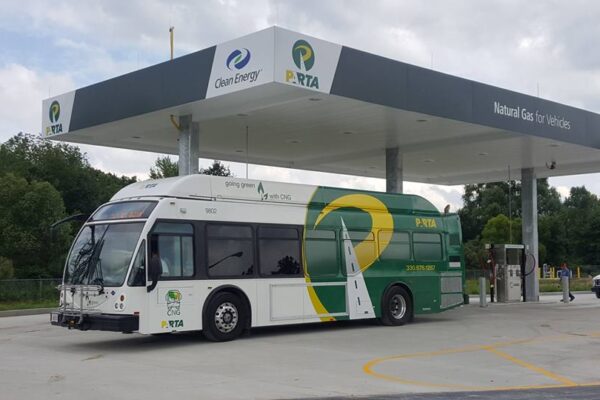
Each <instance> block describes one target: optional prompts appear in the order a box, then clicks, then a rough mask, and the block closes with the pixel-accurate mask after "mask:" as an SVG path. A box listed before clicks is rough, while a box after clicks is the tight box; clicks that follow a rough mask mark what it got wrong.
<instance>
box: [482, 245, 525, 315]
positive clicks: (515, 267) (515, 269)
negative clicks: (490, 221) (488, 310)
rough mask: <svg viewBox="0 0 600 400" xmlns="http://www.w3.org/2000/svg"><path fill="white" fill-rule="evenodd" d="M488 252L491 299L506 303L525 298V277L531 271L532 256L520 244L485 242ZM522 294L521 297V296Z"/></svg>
mask: <svg viewBox="0 0 600 400" xmlns="http://www.w3.org/2000/svg"><path fill="white" fill-rule="evenodd" d="M486 249H487V250H488V254H489V260H488V261H489V262H488V265H489V267H490V269H489V272H490V277H489V278H490V288H491V289H492V290H491V293H490V294H491V299H492V302H493V301H494V297H495V298H496V299H497V301H498V302H499V303H508V302H514V301H521V298H523V300H525V299H527V294H526V293H525V284H524V280H525V277H526V276H528V275H530V274H531V273H533V269H534V268H533V267H534V265H535V263H534V262H532V261H533V260H532V258H530V257H531V256H530V257H529V260H530V263H529V265H528V264H527V260H528V254H527V252H526V249H525V246H524V245H522V244H486ZM521 296H523V297H521Z"/></svg>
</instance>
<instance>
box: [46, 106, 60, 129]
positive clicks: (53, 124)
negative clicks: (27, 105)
mask: <svg viewBox="0 0 600 400" xmlns="http://www.w3.org/2000/svg"><path fill="white" fill-rule="evenodd" d="M48 118H50V125H49V126H47V127H46V135H47V136H48V135H54V134H57V133H62V131H63V127H62V124H61V123H59V122H58V119H59V118H60V103H59V102H58V101H56V100H54V101H53V102H52V103H51V104H50V107H49V108H48Z"/></svg>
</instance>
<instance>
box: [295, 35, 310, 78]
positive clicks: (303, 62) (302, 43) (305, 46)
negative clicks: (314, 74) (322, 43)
mask: <svg viewBox="0 0 600 400" xmlns="http://www.w3.org/2000/svg"><path fill="white" fill-rule="evenodd" d="M292 59H293V60H294V64H296V67H298V68H299V69H303V70H304V71H310V69H311V68H312V67H313V65H314V64H315V52H314V51H313V48H312V46H311V45H310V43H308V42H307V41H306V40H298V41H296V43H294V46H292Z"/></svg>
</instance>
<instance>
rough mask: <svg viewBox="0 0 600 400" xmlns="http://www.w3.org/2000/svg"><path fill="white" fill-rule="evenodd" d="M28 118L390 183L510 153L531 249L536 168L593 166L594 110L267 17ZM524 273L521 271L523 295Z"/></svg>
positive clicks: (59, 131) (62, 129)
mask: <svg viewBox="0 0 600 400" xmlns="http://www.w3.org/2000/svg"><path fill="white" fill-rule="evenodd" d="M173 122H175V123H173ZM174 126H176V127H174ZM42 132H43V135H44V136H47V137H49V138H51V139H53V140H62V141H68V142H73V143H84V144H93V145H101V146H109V147H118V148H125V149H133V150H143V151H152V152H157V153H170V154H178V155H179V171H180V174H192V173H196V172H197V171H198V158H199V157H203V158H209V159H210V158H214V159H221V160H226V161H235V162H243V163H254V164H260V165H268V166H279V167H286V168H296V169H306V170H313V171H322V172H330V173H341V174H349V175H358V176H368V177H377V178H385V179H386V191H388V192H396V193H401V192H402V184H403V181H404V180H409V181H413V182H423V183H432V184H443V185H460V184H467V183H485V182H495V181H503V180H506V179H507V169H508V168H507V167H510V170H511V178H512V179H517V180H519V179H520V180H521V183H522V193H521V201H522V207H521V209H522V226H523V242H524V244H525V246H526V247H527V249H528V250H527V253H528V254H531V256H532V258H533V259H536V260H537V259H538V224H537V215H538V213H537V185H536V182H537V181H536V180H537V179H538V178H544V177H549V176H557V175H573V174H581V173H591V172H599V171H600V150H599V149H600V115H598V114H596V113H592V112H589V111H584V110H581V109H577V108H574V107H570V106H567V105H562V104H558V103H555V102H552V101H548V100H544V99H541V98H539V97H534V96H528V95H525V94H521V93H516V92H512V91H509V90H505V89H501V88H497V87H493V86H490V85H486V84H483V83H478V82H474V81H470V80H467V79H463V78H459V77H455V76H450V75H447V74H443V73H439V72H436V71H432V70H429V69H425V68H421V67H417V66H414V65H410V64H406V63H403V62H400V61H396V60H392V59H389V58H384V57H381V56H377V55H374V54H370V53H366V52H363V51H359V50H356V49H352V48H349V47H346V46H342V45H338V44H335V43H331V42H327V41H323V40H320V39H316V38H314V37H310V36H307V35H304V34H300V33H297V32H292V31H289V30H286V29H281V28H278V27H272V28H268V29H265V30H262V31H259V32H256V33H252V34H250V35H247V36H244V37H242V38H238V39H235V40H232V41H229V42H226V43H222V44H219V45H216V46H212V47H209V48H206V49H204V50H201V51H198V52H195V53H191V54H188V55H186V56H183V57H179V58H176V59H174V60H172V61H167V62H163V63H161V64H157V65H154V66H150V67H148V68H144V69H142V70H138V71H134V72H131V73H128V74H126V75H123V76H119V77H116V78H113V79H109V80H107V81H104V82H99V83H96V84H94V85H91V86H87V87H84V88H80V89H77V90H74V91H72V92H68V93H65V94H61V95H58V96H54V97H51V98H49V99H46V100H44V102H43V112H42ZM548 166H550V167H548ZM497 250H500V249H499V248H498V249H497ZM513 250H515V251H516V250H518V249H513V248H511V247H504V250H503V251H504V254H505V256H504V258H502V257H499V258H498V260H500V259H502V260H504V261H503V262H505V263H504V264H502V265H506V267H502V268H501V269H500V271H502V272H501V274H500V273H499V274H498V277H499V278H500V280H499V282H500V286H503V288H502V289H500V286H499V289H500V293H502V294H501V296H505V297H503V298H507V299H514V298H515V296H516V294H515V293H517V292H518V291H519V290H518V289H517V284H518V279H517V278H519V277H518V276H517V274H518V273H519V268H516V267H515V266H517V265H518V264H519V262H518V259H517V260H515V259H514V256H513V255H512V251H513ZM536 268H537V267H536V266H535V265H534V266H532V270H534V271H535V269H536ZM511 273H512V275H511ZM537 276H538V274H537V273H535V272H532V273H529V274H525V276H524V278H525V279H524V283H525V285H524V288H525V291H524V292H525V297H526V299H527V300H528V301H536V300H537V299H538V295H539V288H538V280H537Z"/></svg>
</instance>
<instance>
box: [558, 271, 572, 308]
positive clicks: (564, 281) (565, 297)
mask: <svg viewBox="0 0 600 400" xmlns="http://www.w3.org/2000/svg"><path fill="white" fill-rule="evenodd" d="M560 281H561V284H562V292H563V299H562V301H563V303H570V302H571V299H569V277H568V276H563V277H561V278H560Z"/></svg>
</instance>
